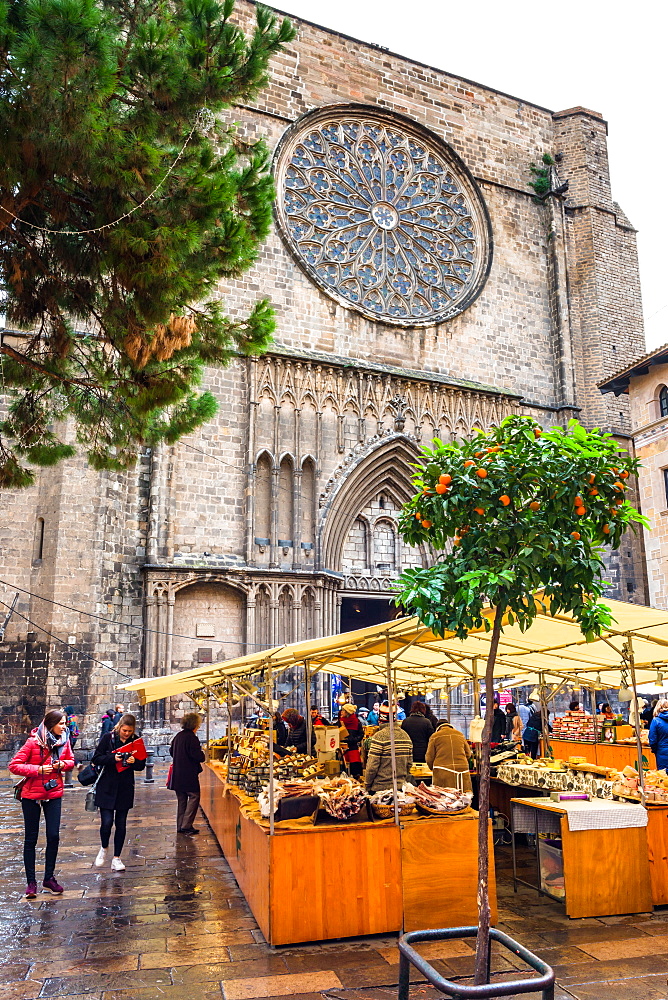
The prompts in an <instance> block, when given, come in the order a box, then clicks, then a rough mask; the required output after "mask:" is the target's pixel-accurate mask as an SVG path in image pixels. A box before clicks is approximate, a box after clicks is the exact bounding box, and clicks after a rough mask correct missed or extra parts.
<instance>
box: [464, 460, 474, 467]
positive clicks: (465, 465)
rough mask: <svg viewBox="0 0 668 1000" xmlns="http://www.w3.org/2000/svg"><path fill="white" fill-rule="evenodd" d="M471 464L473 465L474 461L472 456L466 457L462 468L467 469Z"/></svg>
mask: <svg viewBox="0 0 668 1000" xmlns="http://www.w3.org/2000/svg"><path fill="white" fill-rule="evenodd" d="M471 465H475V462H474V461H473V459H472V458H467V460H466V461H465V462H464V468H465V469H468V468H469V466H471Z"/></svg>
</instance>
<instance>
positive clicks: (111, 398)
mask: <svg viewBox="0 0 668 1000" xmlns="http://www.w3.org/2000/svg"><path fill="white" fill-rule="evenodd" d="M293 37H294V30H293V28H292V26H291V24H290V23H289V21H287V20H283V21H279V20H278V19H277V18H276V17H275V16H274V14H273V12H271V11H269V10H268V9H267V8H266V7H263V6H261V5H258V6H257V7H256V22H255V25H254V26H252V27H251V29H250V30H249V31H248V33H246V32H244V30H243V29H242V28H241V27H240V26H239V25H238V23H237V22H236V21H235V12H234V0H221V2H218V0H178V2H176V0H104V2H99V0H98V2H95V0H0V149H2V157H0V206H3V207H4V208H5V209H8V210H9V212H11V213H13V215H15V216H18V217H19V219H21V220H23V221H21V222H17V221H16V220H15V219H13V218H12V217H11V215H9V214H8V213H7V212H5V211H2V209H0V295H1V296H2V299H3V301H2V302H0V311H2V312H4V313H5V315H6V326H7V328H9V329H14V330H19V331H22V332H23V334H22V335H21V336H19V337H15V338H11V337H7V336H5V338H4V343H3V346H2V349H1V351H2V353H0V362H1V363H2V382H1V383H0V391H2V388H3V387H4V389H5V391H6V393H7V394H8V396H9V407H8V410H7V412H6V415H5V419H4V420H3V421H2V422H0V486H5V487H21V486H26V485H29V484H30V483H31V482H32V481H33V478H34V472H33V470H32V469H31V468H30V466H31V465H53V464H55V463H57V462H59V461H61V460H62V459H64V458H67V457H70V456H71V455H72V454H73V453H74V451H75V449H74V447H73V446H72V445H70V444H66V443H65V441H64V440H63V437H64V435H65V431H64V430H63V428H65V427H66V426H67V424H68V423H69V424H72V423H73V424H74V426H75V427H76V437H77V440H78V442H79V443H80V444H82V445H83V446H84V448H85V450H86V452H87V454H88V459H89V462H90V463H91V464H92V465H93V466H94V467H95V468H98V469H119V470H120V469H124V468H128V467H129V466H131V465H132V464H133V463H134V462H135V460H136V456H137V453H138V450H139V449H140V447H141V446H142V445H144V444H147V445H155V444H157V443H158V442H160V441H167V442H174V441H176V440H178V438H179V437H180V436H182V435H183V434H187V433H189V432H190V431H192V430H193V429H194V428H196V427H197V426H198V425H200V424H201V423H203V422H204V421H206V420H209V419H210V418H211V416H212V415H213V413H214V412H215V409H216V402H215V400H214V398H213V396H212V395H211V394H210V393H207V392H201V391H200V390H199V388H198V387H199V384H200V382H201V378H202V374H203V370H204V366H205V365H225V364H227V363H228V362H229V361H230V359H231V358H232V356H234V355H236V354H239V353H241V354H257V353H261V352H262V351H263V350H264V349H265V348H266V346H267V344H268V343H269V341H270V339H271V335H272V332H273V329H274V317H273V312H272V309H271V306H270V304H269V302H268V301H267V300H265V299H263V300H260V301H258V302H257V303H256V305H255V306H254V308H253V309H252V310H251V312H250V314H249V315H247V316H245V317H241V318H234V319H231V318H229V317H227V316H226V315H225V312H224V309H223V306H222V305H221V303H220V301H219V299H218V297H217V287H218V284H219V282H220V281H221V280H224V279H232V278H236V277H238V276H240V275H241V274H243V272H244V271H246V270H247V269H248V268H249V267H250V266H251V265H252V264H253V263H254V261H255V260H256V257H257V253H258V249H259V246H260V245H261V243H262V241H263V240H264V239H265V238H266V236H267V234H268V232H269V228H270V224H271V205H272V201H273V197H274V191H273V183H272V180H271V177H270V174H269V154H268V150H267V148H266V146H265V145H264V143H263V142H261V141H259V142H250V141H244V140H243V139H242V138H241V136H240V134H239V130H238V129H237V128H236V127H235V125H234V124H227V125H224V124H222V123H221V119H220V117H218V120H217V124H216V126H215V128H214V130H213V133H208V134H204V132H203V131H201V130H199V129H197V130H195V132H194V133H193V135H192V137H191V139H190V141H189V142H188V143H187V145H186V148H185V150H184V151H183V153H182V155H181V156H180V158H178V161H177V163H176V166H175V167H174V169H173V170H172V171H171V172H169V170H170V167H171V166H172V164H173V163H174V161H175V159H176V158H177V156H178V153H179V150H180V149H181V148H182V146H183V144H184V141H185V139H186V137H187V136H188V134H189V133H190V131H191V129H192V127H193V124H194V122H195V121H196V119H197V115H198V112H199V110H200V109H201V108H203V107H206V108H208V109H209V110H210V111H211V112H213V113H214V114H216V115H218V114H219V113H220V112H223V111H225V109H229V108H232V107H234V105H236V104H240V103H246V102H249V101H252V100H253V99H254V98H255V97H256V95H257V94H258V93H259V91H260V90H261V89H262V88H263V87H264V86H266V84H267V82H268V79H269V63H270V60H271V58H272V56H274V55H275V54H276V53H277V52H279V51H280V50H281V49H282V48H283V47H284V46H285V44H286V43H288V42H289V41H290V40H291V39H292V38H293ZM225 117H226V119H229V118H230V117H231V116H230V115H229V114H228V115H227V116H225ZM166 175H167V176H166ZM165 177H166V179H165ZM161 182H163V183H162V184H161ZM159 185H160V186H159ZM158 186H159V188H158V191H157V193H156V194H155V195H154V196H153V197H151V198H149V200H148V201H147V203H146V204H145V205H143V206H142V207H141V208H140V209H139V210H138V211H136V212H135V213H134V214H132V215H130V216H129V217H128V218H125V219H123V221H121V222H119V223H118V224H117V225H114V226H111V227H109V228H105V229H102V230H101V231H99V232H95V233H88V234H87V233H85V232H84V231H85V230H93V229H98V228H99V227H103V226H106V225H107V224H108V223H110V222H114V220H117V219H119V218H121V217H122V216H124V215H125V214H126V213H128V212H130V211H131V210H132V209H135V208H136V207H137V206H138V205H140V203H141V202H143V201H144V199H145V198H146V197H147V196H148V195H150V194H151V193H152V192H153V191H154V189H155V188H156V187H158ZM27 223H31V224H32V226H35V227H41V228H42V229H48V230H61V231H65V232H64V233H62V232H61V233H58V234H54V233H44V232H42V231H40V229H39V228H32V227H31V226H30V225H28V224H27ZM26 463H27V464H26Z"/></svg>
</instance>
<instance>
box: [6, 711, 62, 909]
mask: <svg viewBox="0 0 668 1000" xmlns="http://www.w3.org/2000/svg"><path fill="white" fill-rule="evenodd" d="M73 767H74V757H73V756H72V749H71V747H70V743H69V731H68V729H67V721H66V719H65V714H64V712H59V711H57V710H56V709H53V710H52V711H50V712H47V713H46V715H45V716H44V720H43V721H42V722H41V723H40V724H39V726H38V727H37V729H33V731H32V733H31V734H30V736H29V737H28V739H27V740H26V741H25V743H24V744H23V746H22V747H21V749H20V750H19V751H18V752H17V753H16V754H15V755H14V758H13V760H12V761H11V762H10V764H9V770H10V772H11V773H12V774H18V775H20V776H21V777H23V778H25V779H26V780H25V782H24V784H23V788H22V789H21V808H22V809H23V825H24V829H25V835H24V840H23V864H24V865H25V870H26V880H27V882H28V887H27V889H26V899H35V898H36V897H37V876H36V875H35V847H36V845H37V838H38V837H39V820H40V815H41V813H42V812H43V813H44V823H45V826H46V856H45V860H44V881H43V882H42V885H43V886H44V888H45V889H47V890H48V891H49V892H52V893H53V894H54V895H55V896H59V895H60V894H61V893H62V892H63V891H64V890H63V887H62V885H59V884H58V882H57V881H56V878H55V874H54V873H55V870H56V858H57V857H58V844H59V842H60V807H61V805H62V798H63V787H64V784H63V773H64V772H65V771H71V770H72V768H73Z"/></svg>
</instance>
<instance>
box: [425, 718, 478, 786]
mask: <svg viewBox="0 0 668 1000" xmlns="http://www.w3.org/2000/svg"><path fill="white" fill-rule="evenodd" d="M472 757H473V751H472V750H471V747H470V746H469V744H468V742H467V740H466V739H465V738H464V736H462V734H461V733H460V732H459V730H458V729H455V727H454V726H451V725H450V723H449V722H442V723H441V725H440V726H439V727H438V729H437V730H436V732H435V733H434V735H433V736H432V737H431V739H430V740H429V745H428V747H427V753H426V754H425V760H426V762H427V764H428V765H429V767H430V768H431V769H432V771H433V772H434V777H433V783H434V784H435V785H438V786H439V787H441V788H461V789H462V790H463V791H465V792H470V791H472V786H471V775H470V773H469V761H470V760H471V758H472Z"/></svg>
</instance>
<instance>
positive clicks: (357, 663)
mask: <svg viewBox="0 0 668 1000" xmlns="http://www.w3.org/2000/svg"><path fill="white" fill-rule="evenodd" d="M605 603H606V604H608V605H609V607H610V608H611V610H612V615H613V618H614V620H615V621H614V624H613V626H612V627H611V628H610V629H609V630H607V631H606V632H605V633H604V634H603V636H602V637H601V638H600V639H596V640H595V641H593V642H587V641H586V639H585V637H584V635H583V634H582V632H581V631H580V627H579V625H578V624H577V622H575V621H574V620H573V618H571V617H570V616H568V615H555V616H554V617H552V616H551V615H550V614H549V612H548V611H544V612H541V613H539V614H538V615H537V616H536V618H535V620H534V621H533V623H532V625H531V627H530V628H529V629H527V631H526V632H522V631H521V630H520V629H519V627H518V626H517V625H509V624H507V623H505V624H504V628H503V632H502V634H501V640H500V643H499V651H498V658H497V663H496V669H495V674H494V676H495V679H496V680H497V681H500V682H502V683H503V682H504V681H505V682H506V683H505V686H506V687H508V686H511V683H512V682H513V681H514V682H515V685H516V686H519V685H520V684H532V683H534V682H535V679H536V678H539V677H541V675H542V677H543V679H544V680H547V681H554V680H563V679H569V680H573V682H576V683H581V684H586V683H587V681H589V682H590V683H591V684H592V686H594V685H596V686H602V687H610V688H613V687H618V686H619V685H620V683H621V680H622V676H621V672H620V670H621V668H622V667H623V666H624V663H623V657H622V645H623V644H624V643H625V642H626V641H627V639H628V638H629V637H630V638H631V641H632V644H633V652H634V656H635V662H636V675H637V680H638V682H639V683H643V682H644V683H647V682H649V681H652V680H654V679H655V677H656V675H657V671H661V668H662V667H664V666H665V667H666V672H668V611H661V610H658V609H656V608H648V607H644V606H642V605H638V604H627V603H625V602H623V601H610V600H606V602H605ZM485 616H486V617H487V618H488V619H489V621H490V623H491V620H492V618H493V616H494V608H489V609H488V610H486V611H485ZM490 639H491V631H489V632H487V631H485V630H484V628H480V629H472V630H471V631H470V632H469V634H468V635H467V637H466V639H464V640H460V639H457V638H456V636H455V635H454V634H453V633H449V634H448V635H445V636H444V637H442V638H439V637H438V636H436V635H434V633H433V632H431V631H430V630H429V629H427V628H425V627H424V625H422V624H421V623H420V621H419V620H418V619H417V618H414V617H411V618H399V619H396V620H395V621H391V622H383V623H381V624H380V625H373V626H371V627H369V628H365V629H358V630H356V631H354V632H344V633H341V634H339V635H328V636H324V637H323V638H321V639H310V640H308V641H306V642H295V643H290V644H289V645H286V646H275V647H274V648H273V649H266V650H263V651H262V652H258V653H250V654H248V655H247V656H240V657H238V658H236V659H234V660H223V661H222V662H220V663H213V664H206V665H204V664H203V665H202V666H201V667H196V668H194V669H192V670H184V671H181V672H180V673H176V674H168V675H165V676H162V677H152V678H142V679H140V680H137V681H132V682H130V683H129V684H125V685H123V687H124V688H125V689H126V690H129V691H137V692H138V695H139V700H140V702H141V704H148V703H149V702H153V701H158V700H159V699H161V698H168V697H170V696H172V695H179V694H187V693H188V692H197V691H204V690H205V689H207V688H213V687H216V686H217V685H220V684H222V683H225V682H226V681H227V680H228V679H231V680H232V681H233V682H236V683H238V682H240V681H243V680H244V679H247V678H251V677H254V676H257V675H258V674H260V673H262V671H263V670H264V669H265V667H267V666H269V665H271V668H272V671H276V672H280V671H283V670H287V669H289V668H290V667H293V666H295V665H297V664H304V663H308V666H309V669H310V671H311V673H312V674H313V673H316V672H317V671H319V670H327V671H328V672H330V673H336V674H343V675H345V676H347V677H353V678H355V679H357V680H361V681H367V682H368V683H371V684H378V685H384V684H385V679H386V677H387V661H388V656H389V658H390V662H391V668H392V676H393V682H394V684H395V685H396V687H398V688H405V687H417V688H419V689H421V690H434V689H438V688H445V687H448V686H450V687H451V686H454V685H456V684H460V683H462V682H463V681H467V680H471V679H472V678H473V677H474V675H476V674H477V675H478V676H482V675H483V674H484V671H485V662H486V659H487V654H488V652H489V644H490Z"/></svg>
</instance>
